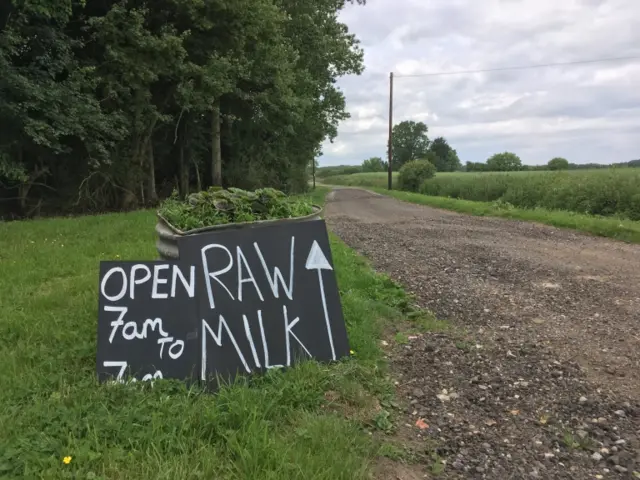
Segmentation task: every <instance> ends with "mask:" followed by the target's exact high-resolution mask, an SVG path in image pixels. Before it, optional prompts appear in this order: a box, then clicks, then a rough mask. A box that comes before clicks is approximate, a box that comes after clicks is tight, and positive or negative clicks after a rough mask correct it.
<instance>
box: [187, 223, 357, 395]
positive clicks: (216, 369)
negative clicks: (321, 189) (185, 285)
mask: <svg viewBox="0 0 640 480" xmlns="http://www.w3.org/2000/svg"><path fill="white" fill-rule="evenodd" d="M178 247H179V250H180V263H182V264H188V265H195V266H196V270H197V272H198V273H197V275H198V278H197V284H198V287H197V293H196V298H195V300H196V302H197V305H198V313H199V317H198V318H199V323H200V338H201V342H202V344H201V355H202V358H201V363H200V367H201V371H200V379H201V380H204V381H206V382H213V379H214V378H219V377H221V378H222V379H224V380H228V379H231V378H233V377H234V376H235V375H237V374H239V373H252V372H261V371H265V370H268V369H271V368H278V367H284V366H289V365H292V364H293V363H294V362H296V361H299V360H302V359H308V358H314V359H317V360H320V361H330V360H336V359H338V358H340V357H343V356H345V355H348V354H349V343H348V340H347V332H346V327H345V323H344V318H343V316H342V308H341V305H340V296H339V293H338V287H337V283H336V278H335V273H334V271H333V262H332V257H331V249H330V246H329V238H328V235H327V229H326V226H325V223H324V221H323V220H317V221H309V222H300V223H291V224H288V225H287V224H280V225H272V226H263V227H255V228H250V229H241V230H226V231H224V230H223V231H220V232H212V233H210V234H206V235H195V236H186V237H183V238H181V239H180V240H179V244H178ZM211 386H213V385H211Z"/></svg>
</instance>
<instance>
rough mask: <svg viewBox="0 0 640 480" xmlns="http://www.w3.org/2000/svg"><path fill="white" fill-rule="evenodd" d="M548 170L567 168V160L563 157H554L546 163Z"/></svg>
mask: <svg viewBox="0 0 640 480" xmlns="http://www.w3.org/2000/svg"><path fill="white" fill-rule="evenodd" d="M547 168H548V169H549V170H569V161H568V160H567V159H565V158H561V157H555V158H552V159H551V160H549V163H547Z"/></svg>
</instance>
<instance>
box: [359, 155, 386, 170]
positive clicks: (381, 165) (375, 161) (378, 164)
mask: <svg viewBox="0 0 640 480" xmlns="http://www.w3.org/2000/svg"><path fill="white" fill-rule="evenodd" d="M388 165H389V164H388V163H387V162H385V161H384V160H382V158H380V157H371V158H368V159H366V160H365V161H364V162H362V171H363V172H386V171H387V168H388Z"/></svg>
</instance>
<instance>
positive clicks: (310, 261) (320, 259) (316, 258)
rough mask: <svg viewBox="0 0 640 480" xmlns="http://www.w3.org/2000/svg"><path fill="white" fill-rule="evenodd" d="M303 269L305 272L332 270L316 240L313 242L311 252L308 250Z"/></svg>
mask: <svg viewBox="0 0 640 480" xmlns="http://www.w3.org/2000/svg"><path fill="white" fill-rule="evenodd" d="M305 268H306V269H307V270H316V269H317V270H333V267H331V264H330V263H329V260H327V257H325V255H324V252H323V251H322V249H321V248H320V245H318V242H317V241H316V240H314V241H313V245H311V250H309V256H308V257H307V263H306V264H305Z"/></svg>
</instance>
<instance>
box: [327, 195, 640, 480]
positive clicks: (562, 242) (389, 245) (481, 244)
mask: <svg viewBox="0 0 640 480" xmlns="http://www.w3.org/2000/svg"><path fill="white" fill-rule="evenodd" d="M325 218H326V221H327V223H328V225H329V228H330V229H331V230H332V231H333V232H334V233H336V234H337V235H338V236H340V237H341V238H342V239H343V240H344V241H345V242H346V243H347V244H349V245H350V246H352V247H353V248H355V249H356V250H358V251H359V252H361V253H363V254H364V255H366V256H367V257H368V258H369V259H370V260H371V261H372V263H373V265H374V267H375V268H376V269H378V270H380V271H385V272H387V273H388V274H390V275H391V277H392V278H394V279H395V280H397V281H398V282H399V283H401V284H402V285H404V286H405V288H406V289H407V290H408V291H410V292H411V293H413V294H415V295H416V297H417V299H418V300H419V303H420V304H421V306H423V307H425V308H428V309H430V310H432V311H433V312H434V313H436V314H437V316H438V317H439V318H442V319H449V320H450V321H451V323H452V324H453V325H454V327H457V328H455V330H456V333H455V334H454V333H449V334H425V335H422V336H419V337H418V338H415V339H413V340H412V341H411V343H410V344H409V345H407V346H396V347H394V348H393V351H392V352H390V354H391V357H392V359H393V362H392V368H393V371H394V373H395V374H396V376H397V377H398V379H399V381H398V391H399V393H400V395H401V396H402V397H403V398H405V399H406V403H407V409H406V422H405V423H406V427H402V428H401V430H402V429H404V433H402V432H401V434H404V435H405V436H406V437H407V438H411V439H412V441H423V442H425V445H424V446H425V448H431V447H429V445H432V444H431V443H430V442H433V445H437V447H434V448H436V450H435V453H436V455H435V457H434V456H433V455H432V456H431V457H430V458H431V459H432V461H434V462H436V463H439V462H441V461H442V462H443V466H444V473H443V476H444V478H505V479H506V478H577V479H578V478H579V479H582V478H640V473H638V471H640V328H639V327H640V245H629V244H624V243H621V242H616V241H612V240H607V239H602V238H596V237H591V236H587V235H583V234H579V233H577V232H573V231H569V230H561V229H556V228H553V227H549V226H544V225H539V224H535V223H528V222H519V221H511V220H503V219H497V218H484V217H473V216H467V215H461V214H457V213H453V212H449V211H444V210H438V209H433V208H428V207H424V206H418V205H413V204H409V203H404V202H400V201H397V200H394V199H392V198H389V197H384V196H380V195H377V194H374V193H371V192H367V191H364V190H359V189H354V188H339V189H336V190H334V191H333V192H331V193H330V194H329V197H328V203H327V206H326V215H325ZM460 331H464V332H466V333H464V334H461V333H459V332H460ZM461 338H464V339H465V340H464V341H461ZM418 418H424V420H425V422H426V423H427V424H429V428H427V429H424V430H420V431H419V430H418V429H417V428H416V427H415V426H414V423H415V420H416V419H418ZM417 448H421V447H420V445H419V444H418V446H417ZM431 453H433V452H431ZM432 467H433V465H432ZM433 468H435V467H433ZM498 475H499V477H498ZM396 476H397V478H409V477H407V474H403V475H396ZM391 478H392V477H391Z"/></svg>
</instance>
